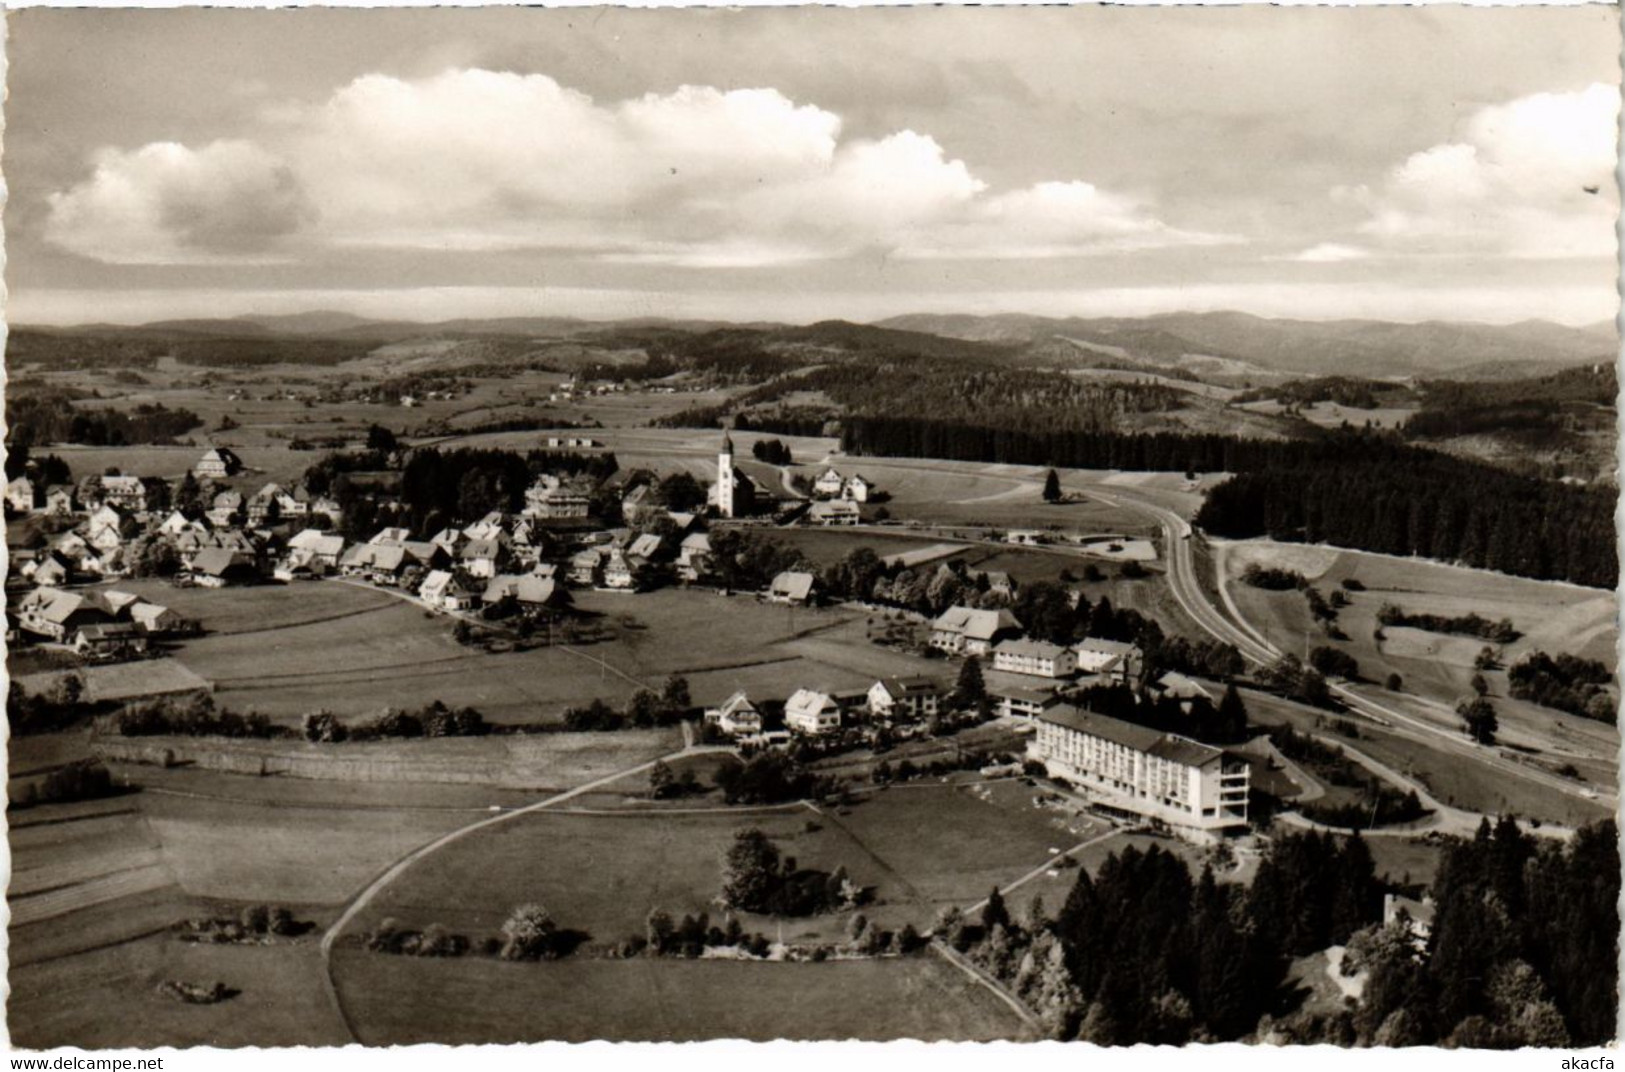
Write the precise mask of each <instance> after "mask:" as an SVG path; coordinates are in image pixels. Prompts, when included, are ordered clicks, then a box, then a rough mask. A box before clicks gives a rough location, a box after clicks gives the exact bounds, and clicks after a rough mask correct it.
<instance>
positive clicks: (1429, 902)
mask: <svg viewBox="0 0 1625 1072" xmlns="http://www.w3.org/2000/svg"><path fill="white" fill-rule="evenodd" d="M1435 912H1436V906H1435V905H1434V903H1433V898H1431V897H1423V898H1422V899H1421V900H1420V901H1418V900H1417V899H1415V898H1414V897H1406V896H1404V895H1403V894H1398V893H1385V894H1383V895H1382V922H1383V926H1391V925H1392V924H1393V923H1394V922H1395V921H1396V920H1403V921H1404V923H1405V928H1406V929H1407V930H1408V931H1410V934H1411V942H1412V943H1413V944H1414V945H1415V946H1416V950H1417V952H1418V953H1420V952H1422V951H1424V950H1426V949H1427V942H1428V937H1429V936H1430V935H1431V934H1432V933H1433V919H1434V915H1435Z"/></svg>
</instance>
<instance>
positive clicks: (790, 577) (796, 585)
mask: <svg viewBox="0 0 1625 1072" xmlns="http://www.w3.org/2000/svg"><path fill="white" fill-rule="evenodd" d="M817 588H818V578H817V577H814V576H813V575H812V574H810V573H804V572H802V571H801V570H785V571H784V572H783V573H781V574H779V575H778V576H777V577H774V578H773V583H772V584H771V585H769V586H768V589H767V599H768V602H770V603H790V604H793V605H800V606H806V605H807V604H809V603H811V602H812V601H813V599H814V598H815V597H816V594H817Z"/></svg>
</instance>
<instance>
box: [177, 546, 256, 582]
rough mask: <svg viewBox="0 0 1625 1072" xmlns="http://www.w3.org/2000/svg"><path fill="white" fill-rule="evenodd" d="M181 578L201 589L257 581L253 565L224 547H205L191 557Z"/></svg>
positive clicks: (244, 557) (243, 556)
mask: <svg viewBox="0 0 1625 1072" xmlns="http://www.w3.org/2000/svg"><path fill="white" fill-rule="evenodd" d="M182 576H184V577H186V578H187V579H188V580H190V581H191V582H192V583H193V584H195V585H198V586H200V587H202V588H224V587H226V586H227V585H230V584H248V583H250V582H252V581H255V580H258V579H259V575H258V573H257V572H256V571H255V569H254V563H253V562H252V561H251V560H250V559H249V558H248V557H247V556H245V555H243V554H242V553H241V552H237V551H232V550H230V549H228V548H225V547H205V548H204V549H203V550H201V551H199V552H197V553H196V554H195V555H193V556H192V560H191V561H190V562H188V563H186V565H185V568H184V569H183V570H182Z"/></svg>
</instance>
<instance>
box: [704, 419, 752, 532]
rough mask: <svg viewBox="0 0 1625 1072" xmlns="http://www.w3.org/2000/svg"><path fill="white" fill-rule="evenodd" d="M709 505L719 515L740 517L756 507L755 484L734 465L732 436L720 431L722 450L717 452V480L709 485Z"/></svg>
mask: <svg viewBox="0 0 1625 1072" xmlns="http://www.w3.org/2000/svg"><path fill="white" fill-rule="evenodd" d="M711 505H712V506H713V507H715V508H716V511H717V514H718V515H719V516H721V517H742V516H744V515H746V514H749V513H750V512H751V511H752V510H754V509H755V507H756V485H755V483H753V482H752V481H751V479H750V477H748V476H746V475H745V474H744V473H743V472H741V471H740V470H739V469H737V468H735V467H734V442H733V437H732V436H730V435H728V433H727V432H723V433H722V450H721V452H719V453H718V454H717V480H716V483H715V484H712V485H711Z"/></svg>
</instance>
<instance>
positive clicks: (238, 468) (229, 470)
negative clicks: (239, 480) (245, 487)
mask: <svg viewBox="0 0 1625 1072" xmlns="http://www.w3.org/2000/svg"><path fill="white" fill-rule="evenodd" d="M242 469H243V460H242V459H241V458H239V457H237V455H236V454H234V453H232V451H231V450H230V449H228V448H226V447H215V448H214V449H212V450H210V451H208V452H207V453H206V454H204V455H203V457H201V458H199V459H198V460H197V464H196V465H194V466H192V475H194V476H196V477H198V478H200V479H203V480H224V479H226V478H227V477H228V476H236V475H237V474H238V473H240V472H242Z"/></svg>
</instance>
